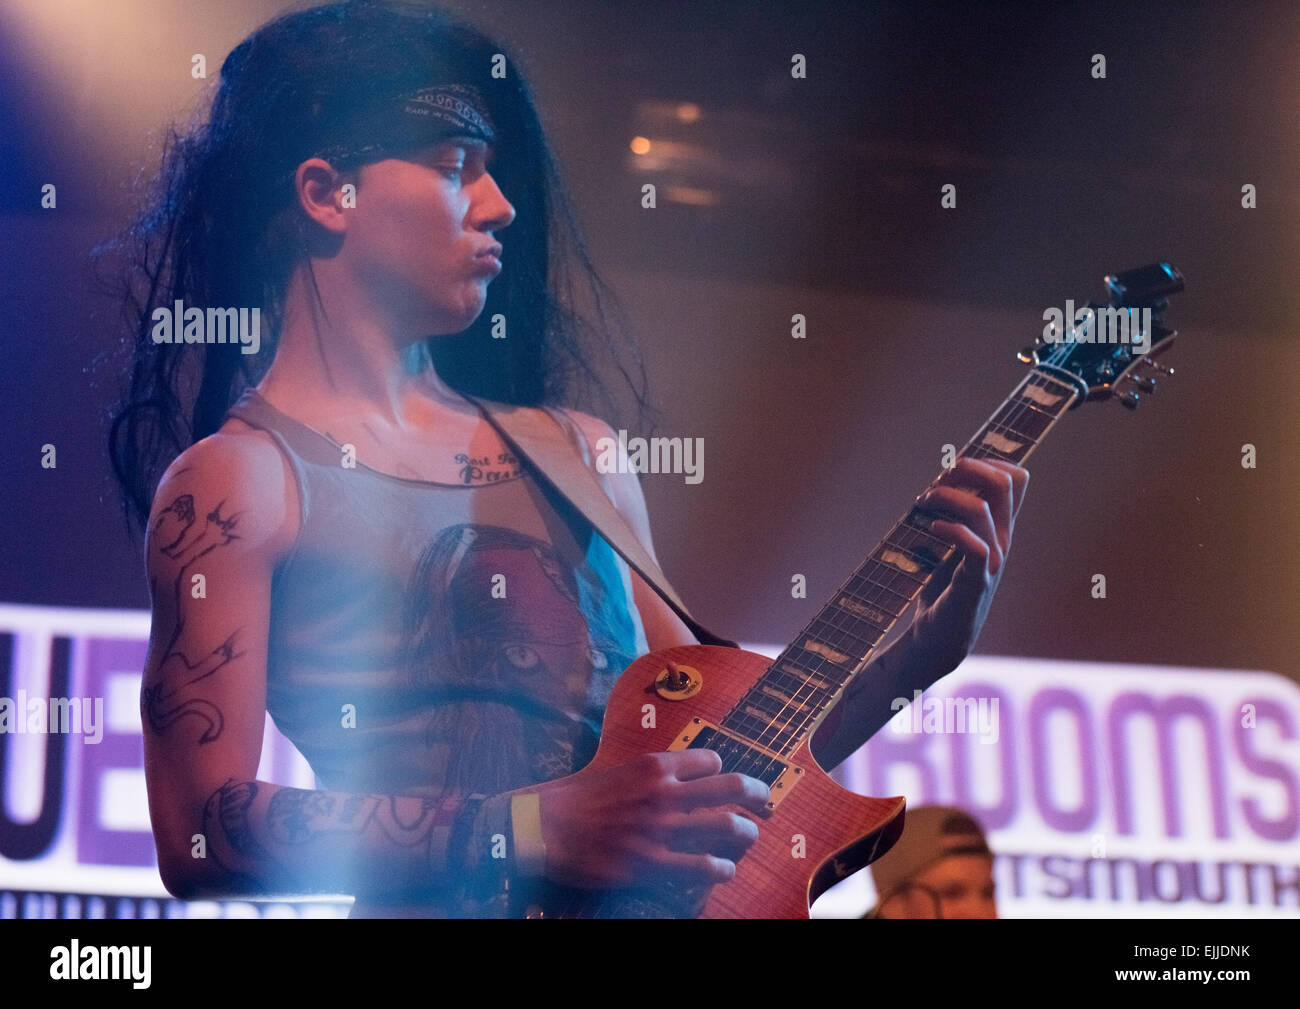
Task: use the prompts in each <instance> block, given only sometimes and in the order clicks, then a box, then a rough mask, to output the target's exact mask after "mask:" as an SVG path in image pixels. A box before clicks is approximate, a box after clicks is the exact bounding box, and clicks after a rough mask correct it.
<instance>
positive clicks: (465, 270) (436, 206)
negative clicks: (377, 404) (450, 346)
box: [344, 138, 515, 340]
mask: <svg viewBox="0 0 1300 1009" xmlns="http://www.w3.org/2000/svg"><path fill="white" fill-rule="evenodd" d="M489 161H490V148H488V146H487V145H485V144H484V143H482V142H481V141H477V140H471V139H468V138H456V139H452V140H448V141H444V142H442V143H438V144H432V145H430V146H428V147H423V148H420V149H419V150H417V151H414V152H412V153H410V154H408V155H406V156H405V157H403V158H400V159H399V158H388V159H385V160H383V161H377V162H373V163H371V164H367V165H364V166H362V168H361V170H360V173H359V175H358V181H357V194H356V207H355V208H354V209H352V210H349V211H348V213H349V214H350V215H351V216H350V221H349V225H348V231H347V238H346V239H345V243H344V247H345V254H346V255H347V256H348V257H349V258H350V259H351V260H352V262H353V264H354V267H355V269H356V271H357V273H358V276H359V279H360V280H361V285H362V288H363V289H364V290H367V291H368V292H370V293H371V297H372V298H373V299H374V304H375V305H376V306H378V307H380V308H381V309H382V311H383V312H384V313H385V314H387V315H389V316H390V317H391V318H392V319H393V320H394V322H395V323H396V324H397V326H398V327H399V329H400V330H401V332H402V334H403V335H404V336H406V337H407V338H409V339H411V340H415V339H422V338H423V337H426V336H437V335H441V334H444V333H459V332H461V331H463V330H464V329H466V328H467V327H469V325H470V324H471V323H473V321H474V320H475V319H476V318H478V315H479V313H480V312H482V311H483V305H484V303H485V301H486V299H487V285H488V284H489V283H490V282H491V281H492V279H493V277H495V276H496V268H495V264H494V262H493V260H492V259H491V258H490V257H485V256H483V255H481V253H483V252H484V250H485V249H487V248H489V247H490V246H492V245H493V244H494V243H496V242H497V239H496V238H495V237H494V235H493V232H494V231H496V230H499V229H501V228H504V227H506V226H507V225H509V224H510V222H511V221H513V220H514V217H515V210H514V207H513V206H511V205H510V203H509V201H508V200H506V198H505V196H504V195H503V194H502V192H501V190H500V189H498V188H497V184H496V182H495V180H493V178H492V175H491V174H490V171H489V167H490V166H489Z"/></svg>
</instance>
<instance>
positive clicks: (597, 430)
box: [563, 407, 618, 452]
mask: <svg viewBox="0 0 1300 1009" xmlns="http://www.w3.org/2000/svg"><path fill="white" fill-rule="evenodd" d="M563 412H564V415H565V416H566V417H568V418H569V419H570V420H571V421H573V423H574V424H576V425H577V427H578V429H579V430H580V431H581V432H582V434H583V437H584V438H586V439H587V444H588V445H590V446H591V450H592V452H597V451H599V450H600V442H601V440H602V439H605V438H610V439H613V440H614V441H617V440H618V435H617V434H615V433H614V429H613V428H612V427H610V426H609V425H608V424H607V423H606V422H605V421H603V420H601V419H600V418H599V417H596V416H593V415H592V414H589V413H583V412H582V411H581V410H574V409H572V408H570V407H565V408H564V411H563Z"/></svg>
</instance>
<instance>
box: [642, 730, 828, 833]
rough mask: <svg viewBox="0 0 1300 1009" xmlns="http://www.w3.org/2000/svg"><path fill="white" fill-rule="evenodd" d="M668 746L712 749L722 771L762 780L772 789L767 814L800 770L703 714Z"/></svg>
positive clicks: (796, 781) (673, 748) (797, 779)
mask: <svg viewBox="0 0 1300 1009" xmlns="http://www.w3.org/2000/svg"><path fill="white" fill-rule="evenodd" d="M668 749H669V750H670V751H672V750H712V751H713V752H714V753H716V754H717V755H718V756H720V757H721V758H722V773H723V774H730V773H732V772H733V771H734V772H737V773H739V774H748V775H749V776H750V777H751V778H757V779H758V780H759V781H761V782H763V784H765V785H767V787H768V788H769V789H771V792H772V794H771V797H770V798H769V799H768V802H767V815H768V816H771V815H772V811H773V810H775V809H776V807H777V806H779V805H780V804H781V802H782V801H783V800H784V799H785V797H786V796H787V795H789V794H790V790H791V789H792V788H794V786H795V785H796V784H797V783H798V781H799V776H800V775H802V774H803V768H802V767H795V766H793V765H792V764H790V763H789V762H788V761H787V760H786V759H785V758H784V757H783V756H781V754H779V753H775V752H773V751H772V750H767V749H764V748H763V747H761V746H755V745H754V744H753V743H751V742H749V741H748V740H746V739H741V738H739V737H738V736H733V735H731V734H730V733H728V732H724V731H723V730H722V729H721V728H719V727H718V726H716V725H714V724H712V723H711V722H706V721H705V720H704V719H702V718H692V719H691V720H690V721H689V722H688V723H687V724H686V726H685V727H684V728H683V729H682V730H681V731H680V732H678V733H677V735H676V737H674V739H673V741H672V745H670V746H669V747H668Z"/></svg>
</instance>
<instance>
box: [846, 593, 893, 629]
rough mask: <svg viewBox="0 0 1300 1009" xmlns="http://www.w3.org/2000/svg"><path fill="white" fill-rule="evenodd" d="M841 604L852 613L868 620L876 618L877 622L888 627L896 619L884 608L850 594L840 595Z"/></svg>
mask: <svg viewBox="0 0 1300 1009" xmlns="http://www.w3.org/2000/svg"><path fill="white" fill-rule="evenodd" d="M840 605H841V606H843V607H844V608H845V609H846V610H848V611H849V612H850V613H856V614H857V615H858V616H860V617H863V618H865V619H867V620H874V621H875V622H876V623H877V624H880V625H881V626H884V627H887V626H889V624H891V623H892V622H893V621H894V619H895V618H894V617H891V616H890V615H889V614H888V613H886V612H885V611H884V610H878V609H876V608H875V607H874V606H867V605H865V604H864V603H860V602H858V601H857V600H856V599H850V598H849V597H848V596H840Z"/></svg>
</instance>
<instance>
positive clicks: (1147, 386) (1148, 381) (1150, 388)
mask: <svg viewBox="0 0 1300 1009" xmlns="http://www.w3.org/2000/svg"><path fill="white" fill-rule="evenodd" d="M1133 384H1134V385H1136V386H1137V387H1138V388H1139V389H1141V390H1142V391H1143V392H1155V391H1156V380H1155V379H1154V378H1135V379H1133Z"/></svg>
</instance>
